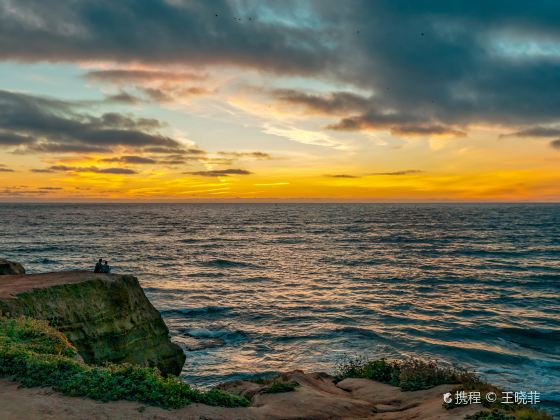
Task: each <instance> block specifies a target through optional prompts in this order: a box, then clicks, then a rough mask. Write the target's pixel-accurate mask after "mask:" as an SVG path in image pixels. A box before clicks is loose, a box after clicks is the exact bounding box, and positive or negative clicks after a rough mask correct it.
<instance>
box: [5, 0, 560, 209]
mask: <svg viewBox="0 0 560 420" xmlns="http://www.w3.org/2000/svg"><path fill="white" fill-rule="evenodd" d="M140 3H142V6H140ZM140 3H137V2H129V1H125V2H117V3H113V2H108V1H97V2H77V3H76V4H75V5H74V6H73V7H64V6H62V5H60V6H57V7H52V5H50V6H49V7H47V5H46V4H43V3H41V2H34V1H31V0H30V1H27V0H26V1H15V0H14V1H12V0H0V27H2V30H1V31H0V200H2V201H43V200H45V201H99V200H101V201H135V200H136V201H224V200H225V201H276V200H279V201H284V200H288V201H559V199H560V188H559V186H560V171H559V170H558V164H559V162H560V140H558V138H559V137H560V121H559V120H558V115H559V114H558V110H559V107H560V102H559V101H560V99H558V98H559V96H558V95H556V94H555V92H556V91H558V88H560V79H559V78H558V74H560V73H559V70H560V68H559V67H560V64H559V63H560V49H559V48H557V46H558V45H560V38H559V36H558V33H557V31H556V30H555V29H553V26H551V25H548V23H547V22H548V21H549V20H550V19H553V18H554V16H553V15H554V13H557V11H551V10H545V9H546V7H545V6H543V7H542V8H541V9H542V10H541V9H539V7H534V8H532V10H531V11H526V13H525V12H524V13H522V14H517V12H516V10H514V9H513V8H512V9H507V8H506V9H504V10H498V9H500V7H502V6H499V5H494V6H482V3H480V4H476V3H472V6H470V5H469V6H467V5H465V7H466V8H467V9H468V8H469V7H472V9H473V10H472V12H473V13H472V14H471V13H469V10H460V11H458V10H455V8H454V7H453V6H452V5H451V4H448V3H447V2H440V3H436V4H435V5H432V6H431V8H430V9H429V10H423V8H422V6H421V5H420V4H417V5H416V4H415V6H414V7H407V8H403V7H401V8H399V7H398V3H399V2H373V3H371V2H348V3H344V4H342V3H341V2H298V3H292V2H236V1H231V2H225V1H224V2H208V3H205V2H200V3H193V2H189V1H181V0H179V1H163V0H150V1H146V2H140ZM475 9H476V10H475ZM474 12H476V13H474ZM504 15H508V16H509V15H511V16H510V17H511V19H505V18H503V16H504ZM61 22H67V23H66V24H64V25H62V24H61ZM119 28H121V29H119ZM123 28H126V29H123ZM15 39H17V40H18V42H17V43H14V40H15Z"/></svg>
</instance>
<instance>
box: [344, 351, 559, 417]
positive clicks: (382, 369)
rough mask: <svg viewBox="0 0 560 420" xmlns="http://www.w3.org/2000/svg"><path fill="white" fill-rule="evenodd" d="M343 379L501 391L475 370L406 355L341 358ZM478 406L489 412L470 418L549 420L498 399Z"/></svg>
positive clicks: (412, 386) (405, 386)
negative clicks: (390, 357) (375, 357)
mask: <svg viewBox="0 0 560 420" xmlns="http://www.w3.org/2000/svg"><path fill="white" fill-rule="evenodd" d="M345 378H365V379H371V380H374V381H377V382H382V383H385V384H389V385H393V386H398V387H400V388H401V390H402V391H416V390H421V389H428V388H432V387H434V386H437V385H443V384H460V385H458V386H456V387H455V388H453V389H452V390H451V393H452V395H455V392H457V391H466V392H468V391H479V392H480V394H481V395H482V396H484V395H485V394H486V393H487V392H490V391H492V392H495V393H496V394H497V395H500V393H501V390H500V389H499V388H497V387H496V386H494V385H491V384H489V383H486V382H484V381H482V380H481V379H480V378H479V377H478V376H477V375H476V373H475V372H472V371H470V370H468V369H463V368H461V367H455V366H449V365H443V364H441V363H438V362H436V361H433V360H422V359H417V358H408V359H403V360H387V359H376V360H371V359H368V358H365V357H357V358H353V359H345V360H343V361H342V362H341V363H339V364H338V366H337V375H336V379H337V381H341V380H343V379H345ZM481 405H482V407H484V408H486V409H488V410H490V411H481V412H479V413H476V414H474V415H472V416H470V417H467V418H468V419H471V420H552V417H551V416H550V415H548V414H547V413H545V412H543V411H540V410H537V409H534V408H532V407H528V406H523V405H521V406H520V405H515V404H502V403H501V402H500V401H496V402H494V403H490V402H488V401H486V399H485V398H481ZM443 406H444V407H445V408H446V409H448V410H451V409H453V408H455V407H458V405H455V404H454V403H453V402H452V403H450V404H447V403H444V404H443Z"/></svg>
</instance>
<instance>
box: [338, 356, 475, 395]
mask: <svg viewBox="0 0 560 420" xmlns="http://www.w3.org/2000/svg"><path fill="white" fill-rule="evenodd" d="M337 370H338V373H337V379H338V380H339V381H340V380H342V379H344V378H366V379H372V380H374V381H378V382H382V383H385V384H389V385H393V386H398V387H400V388H401V389H402V390H403V391H415V390H419V389H428V388H432V387H434V386H437V385H441V384H457V383H466V382H472V381H475V380H477V377H476V375H475V374H474V373H473V372H470V371H468V370H466V369H461V368H457V367H452V366H443V365H440V364H438V363H437V362H434V361H431V360H428V361H425V360H422V359H416V358H409V359H404V360H387V359H378V360H370V359H367V358H354V359H347V360H344V361H343V362H341V363H339V365H338V366H337Z"/></svg>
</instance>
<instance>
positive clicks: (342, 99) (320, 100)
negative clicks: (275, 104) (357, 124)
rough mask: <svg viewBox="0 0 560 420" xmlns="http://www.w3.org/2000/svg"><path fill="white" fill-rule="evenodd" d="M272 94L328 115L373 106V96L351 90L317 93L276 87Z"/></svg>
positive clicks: (282, 100)
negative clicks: (365, 95)
mask: <svg viewBox="0 0 560 420" xmlns="http://www.w3.org/2000/svg"><path fill="white" fill-rule="evenodd" d="M271 95H272V96H273V97H274V98H276V99H278V100H279V101H281V102H284V103H286V104H288V105H297V106H301V107H303V108H305V109H306V110H308V111H309V112H311V113H322V114H326V115H332V114H335V115H336V114H340V113H348V112H359V111H363V110H364V109H367V108H369V107H370V106H371V98H368V97H364V96H360V95H356V94H354V93H350V92H331V93H329V94H326V95H317V94H311V93H306V92H302V91H298V90H295V89H276V90H273V91H272V92H271Z"/></svg>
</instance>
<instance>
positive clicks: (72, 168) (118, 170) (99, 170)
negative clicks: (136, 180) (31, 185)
mask: <svg viewBox="0 0 560 420" xmlns="http://www.w3.org/2000/svg"><path fill="white" fill-rule="evenodd" d="M32 171H33V172H47V171H48V172H92V173H96V174H114V175H133V174H136V173H137V172H136V171H134V170H132V169H127V168H98V167H96V166H88V167H82V166H66V165H53V166H51V167H49V168H48V169H46V170H45V169H43V170H40V169H33V170H32Z"/></svg>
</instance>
